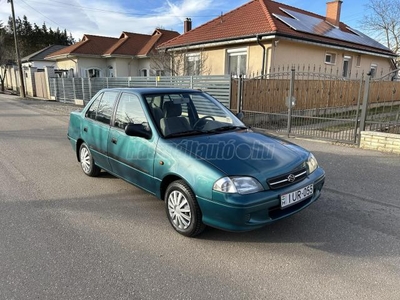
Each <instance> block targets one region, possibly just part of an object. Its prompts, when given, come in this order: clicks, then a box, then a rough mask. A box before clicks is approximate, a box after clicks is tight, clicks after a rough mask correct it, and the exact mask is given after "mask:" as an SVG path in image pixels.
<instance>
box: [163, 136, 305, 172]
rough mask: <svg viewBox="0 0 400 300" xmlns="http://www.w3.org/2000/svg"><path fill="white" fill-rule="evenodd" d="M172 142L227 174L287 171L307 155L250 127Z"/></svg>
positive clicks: (298, 148)
mask: <svg viewBox="0 0 400 300" xmlns="http://www.w3.org/2000/svg"><path fill="white" fill-rule="evenodd" d="M170 141H171V142H172V140H170ZM172 143H174V147H176V149H178V151H183V152H185V153H187V154H190V155H191V156H194V157H196V158H198V159H201V160H204V161H207V162H208V163H209V164H211V165H213V166H214V167H216V168H218V169H219V170H221V171H222V172H223V173H225V174H226V175H228V176H239V175H247V176H253V177H256V178H259V179H262V178H268V177H274V176H277V175H280V174H283V173H287V172H290V171H292V170H293V169H294V168H296V167H298V166H299V165H300V164H302V163H303V162H304V161H305V160H306V159H307V157H308V155H309V152H308V151H306V150H305V149H303V148H301V147H299V146H297V145H294V144H292V143H289V142H287V141H284V140H281V139H278V138H275V137H271V136H268V135H265V134H261V133H255V132H251V131H239V132H238V131H235V132H225V133H221V134H213V135H203V136H191V137H185V138H182V139H180V140H179V141H177V140H176V139H174V141H173V142H172Z"/></svg>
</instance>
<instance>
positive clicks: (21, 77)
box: [7, 0, 26, 98]
mask: <svg viewBox="0 0 400 300" xmlns="http://www.w3.org/2000/svg"><path fill="white" fill-rule="evenodd" d="M7 2H8V3H11V12H12V23H13V32H14V42H15V53H16V55H17V64H18V68H19V90H20V92H19V94H20V96H21V97H22V98H25V96H26V95H25V82H24V72H23V69H22V64H21V57H20V55H19V48H18V42H17V26H16V25H15V12H14V2H13V0H7Z"/></svg>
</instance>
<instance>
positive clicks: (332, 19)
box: [326, 0, 343, 27]
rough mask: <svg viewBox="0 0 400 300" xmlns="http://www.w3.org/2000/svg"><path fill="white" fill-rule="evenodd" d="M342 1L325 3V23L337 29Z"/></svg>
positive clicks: (336, 0) (334, 0)
mask: <svg viewBox="0 0 400 300" xmlns="http://www.w3.org/2000/svg"><path fill="white" fill-rule="evenodd" d="M342 2H343V1H342V0H333V1H330V2H327V3H326V21H327V22H329V23H331V24H332V25H334V26H336V27H339V23H340V11H341V8H342Z"/></svg>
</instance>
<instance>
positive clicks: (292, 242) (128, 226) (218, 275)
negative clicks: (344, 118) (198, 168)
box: [0, 95, 400, 300]
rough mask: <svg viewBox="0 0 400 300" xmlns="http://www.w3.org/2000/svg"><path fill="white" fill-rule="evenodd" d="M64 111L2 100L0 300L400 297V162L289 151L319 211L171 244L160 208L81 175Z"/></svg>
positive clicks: (337, 152) (128, 190)
mask: <svg viewBox="0 0 400 300" xmlns="http://www.w3.org/2000/svg"><path fill="white" fill-rule="evenodd" d="M72 109H75V108H73V107H70V106H66V105H61V104H59V103H50V102H42V101H36V102H33V101H22V100H18V98H16V97H10V96H5V95H0V299H41V300H42V299H229V300H231V299H273V300H278V299H289V300H293V299H324V300H325V299H346V300H350V299H357V300H359V299H374V300H375V299H380V300H382V299H384V300H385V299H393V300H398V299H400V185H399V178H400V157H399V156H391V155H387V154H382V153H379V152H373V151H365V150H361V149H357V148H350V147H343V146H335V145H331V144H327V143H320V142H316V141H305V140H299V139H295V140H292V141H294V142H296V143H298V144H300V145H302V146H304V147H306V148H308V149H310V150H312V151H313V152H314V154H315V156H316V157H317V159H318V160H319V162H320V165H322V167H324V169H325V170H326V173H327V177H326V186H325V189H324V191H323V195H322V196H321V198H320V200H319V201H318V202H316V203H315V204H313V205H312V206H310V207H309V208H307V209H306V210H304V211H303V212H301V213H299V214H297V215H294V216H292V217H291V218H288V219H286V220H283V221H280V222H277V223H275V224H273V225H271V226H268V227H265V228H263V229H261V230H257V231H253V232H247V233H229V232H223V231H220V230H216V229H208V230H207V231H206V232H205V233H204V234H203V235H201V236H200V237H199V238H195V239H190V238H185V237H183V236H180V235H179V234H177V233H175V232H174V230H173V229H172V228H171V226H170V225H169V223H168V220H167V218H166V216H165V211H164V205H163V203H162V202H161V201H159V200H157V199H155V198H154V197H152V196H148V195H147V194H146V193H145V192H142V191H140V190H138V189H136V188H135V187H133V186H131V185H129V184H128V183H126V182H124V181H122V180H120V179H117V178H115V177H112V176H110V175H108V174H107V173H104V174H103V175H102V176H101V177H100V178H89V177H87V176H85V175H84V174H83V173H82V171H81V170H80V167H79V164H78V163H77V162H76V158H75V154H74V153H73V151H72V149H71V146H70V144H69V142H68V140H67V139H66V128H67V122H68V112H69V111H70V110H72Z"/></svg>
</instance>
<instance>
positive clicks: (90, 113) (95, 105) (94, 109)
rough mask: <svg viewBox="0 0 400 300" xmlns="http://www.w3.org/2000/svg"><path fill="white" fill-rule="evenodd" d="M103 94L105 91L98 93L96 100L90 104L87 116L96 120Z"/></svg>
mask: <svg viewBox="0 0 400 300" xmlns="http://www.w3.org/2000/svg"><path fill="white" fill-rule="evenodd" d="M103 94H104V93H101V94H100V95H98V96H97V98H96V100H94V101H93V103H92V105H90V107H89V109H88V111H87V112H86V118H89V119H92V120H96V115H97V110H98V109H99V103H100V101H101V97H103Z"/></svg>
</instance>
